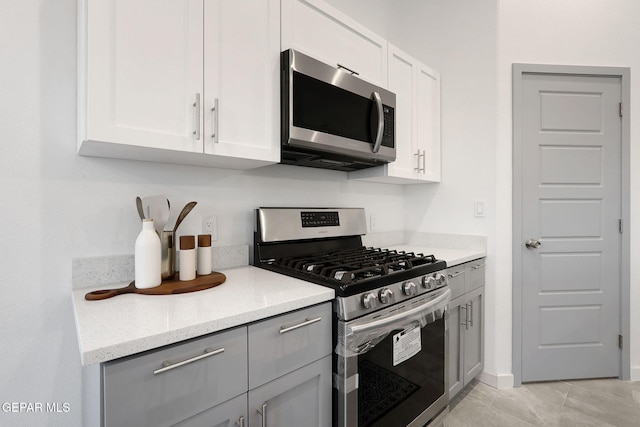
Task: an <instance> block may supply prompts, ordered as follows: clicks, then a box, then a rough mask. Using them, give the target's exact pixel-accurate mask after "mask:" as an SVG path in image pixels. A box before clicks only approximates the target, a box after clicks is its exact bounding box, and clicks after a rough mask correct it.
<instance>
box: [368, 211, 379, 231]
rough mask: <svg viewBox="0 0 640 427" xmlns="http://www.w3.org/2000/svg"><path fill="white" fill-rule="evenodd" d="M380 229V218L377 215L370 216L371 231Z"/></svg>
mask: <svg viewBox="0 0 640 427" xmlns="http://www.w3.org/2000/svg"><path fill="white" fill-rule="evenodd" d="M377 229H378V218H377V216H376V214H374V213H372V214H369V231H376V230H377Z"/></svg>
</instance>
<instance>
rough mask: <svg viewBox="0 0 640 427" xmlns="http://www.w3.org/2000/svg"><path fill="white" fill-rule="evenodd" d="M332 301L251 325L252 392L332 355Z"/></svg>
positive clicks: (250, 378) (250, 374) (250, 387)
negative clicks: (288, 373)
mask: <svg viewBox="0 0 640 427" xmlns="http://www.w3.org/2000/svg"><path fill="white" fill-rule="evenodd" d="M331 321H332V318H331V302H326V303H324V304H321V305H317V306H313V307H309V308H305V309H303V310H298V311H294V312H292V313H287V314H284V315H281V316H277V317H274V318H272V319H268V320H264V321H262V322H258V323H254V324H252V325H249V389H253V388H255V387H258V386H260V385H262V384H265V383H267V382H269V381H272V380H274V379H276V378H278V377H280V376H282V375H284V374H286V373H287V372H291V371H293V370H294V369H298V368H300V367H302V366H305V365H307V364H309V363H311V362H314V361H316V360H318V359H320V358H321V357H323V356H326V355H328V354H331V351H332V349H331Z"/></svg>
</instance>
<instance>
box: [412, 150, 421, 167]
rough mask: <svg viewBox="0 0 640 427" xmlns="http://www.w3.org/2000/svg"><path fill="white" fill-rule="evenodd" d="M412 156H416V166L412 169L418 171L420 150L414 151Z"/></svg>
mask: <svg viewBox="0 0 640 427" xmlns="http://www.w3.org/2000/svg"><path fill="white" fill-rule="evenodd" d="M413 156H414V157H415V158H416V167H415V168H413V170H414V171H420V150H418V151H416V153H415V154H414V155H413Z"/></svg>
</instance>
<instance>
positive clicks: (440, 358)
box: [358, 319, 445, 427]
mask: <svg viewBox="0 0 640 427" xmlns="http://www.w3.org/2000/svg"><path fill="white" fill-rule="evenodd" d="M444 322H445V320H444V319H440V320H437V321H435V322H433V323H429V324H428V325H427V326H425V327H424V328H422V329H421V334H420V335H421V337H420V338H421V344H422V345H421V351H420V352H418V353H417V354H416V355H415V356H413V357H411V358H409V359H408V360H405V361H404V362H402V363H400V364H398V365H396V366H393V336H394V335H395V334H396V333H399V332H401V331H400V330H398V331H394V332H392V333H390V334H389V335H388V336H387V337H386V338H385V339H384V340H383V341H382V342H380V343H379V344H378V345H376V346H375V347H374V348H373V349H372V350H370V351H368V352H367V353H365V354H363V355H361V356H358V377H359V388H358V426H359V427H369V426H374V427H398V426H406V425H408V424H409V423H410V422H411V421H413V420H414V419H415V418H416V417H417V416H418V415H420V414H421V413H422V412H423V411H424V410H425V409H427V408H428V407H429V406H430V405H431V404H432V403H434V402H435V401H436V400H437V399H438V398H440V397H442V395H444V393H445V377H444V375H445V323H444Z"/></svg>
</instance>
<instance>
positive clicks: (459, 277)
mask: <svg viewBox="0 0 640 427" xmlns="http://www.w3.org/2000/svg"><path fill="white" fill-rule="evenodd" d="M484 269H485V267H484V259H480V260H476V261H471V262H468V263H465V264H460V265H457V266H453V267H449V268H448V269H447V273H448V275H449V286H450V287H451V298H452V299H451V304H450V306H449V398H450V399H452V398H453V397H454V396H455V395H456V394H458V393H459V392H460V391H461V390H462V389H463V388H464V387H465V386H466V385H467V384H469V382H470V381H471V380H472V379H473V378H475V377H476V376H477V375H478V374H479V373H480V372H482V369H483V368H484V283H485V281H484Z"/></svg>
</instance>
